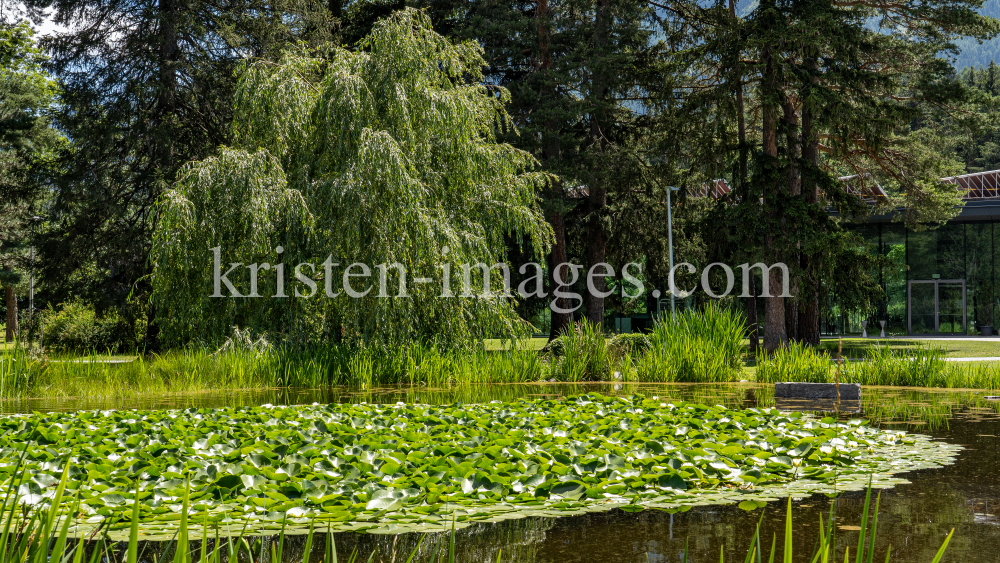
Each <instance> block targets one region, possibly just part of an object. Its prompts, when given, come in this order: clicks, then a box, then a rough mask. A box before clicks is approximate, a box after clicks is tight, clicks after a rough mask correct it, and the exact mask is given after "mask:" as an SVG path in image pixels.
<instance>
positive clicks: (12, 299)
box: [3, 285, 18, 342]
mask: <svg viewBox="0 0 1000 563" xmlns="http://www.w3.org/2000/svg"><path fill="white" fill-rule="evenodd" d="M3 290H4V296H5V297H6V302H7V330H6V334H5V335H4V336H5V337H6V339H7V342H14V340H15V339H16V338H17V333H18V326H17V294H16V293H14V286H12V285H8V286H5V287H4V288H3Z"/></svg>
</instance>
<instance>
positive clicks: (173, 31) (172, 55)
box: [156, 0, 180, 175]
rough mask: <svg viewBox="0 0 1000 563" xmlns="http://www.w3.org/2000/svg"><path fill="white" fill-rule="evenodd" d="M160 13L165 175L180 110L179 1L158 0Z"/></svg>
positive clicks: (160, 148)
mask: <svg viewBox="0 0 1000 563" xmlns="http://www.w3.org/2000/svg"><path fill="white" fill-rule="evenodd" d="M157 7H158V10H159V16H160V22H159V23H160V58H159V65H160V84H159V88H160V91H159V96H158V98H157V101H156V120H157V125H159V131H158V137H159V138H158V139H157V140H156V144H157V152H158V154H157V157H158V162H157V165H158V167H159V169H160V172H161V173H162V174H164V175H168V174H172V173H173V160H174V139H173V135H172V134H171V131H170V129H171V126H172V125H173V123H172V122H173V116H174V114H175V113H176V112H177V63H178V60H179V57H180V45H179V43H178V34H177V11H178V10H177V0H159V4H158V6H157Z"/></svg>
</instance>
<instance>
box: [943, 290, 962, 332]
mask: <svg viewBox="0 0 1000 563" xmlns="http://www.w3.org/2000/svg"><path fill="white" fill-rule="evenodd" d="M937 291H938V334H965V281H964V280H963V281H961V282H953V281H950V280H949V281H942V282H939V283H938V284H937Z"/></svg>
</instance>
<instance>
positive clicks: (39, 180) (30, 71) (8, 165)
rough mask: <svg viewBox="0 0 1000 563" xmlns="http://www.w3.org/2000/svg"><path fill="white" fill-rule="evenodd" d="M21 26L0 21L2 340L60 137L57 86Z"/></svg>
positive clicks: (9, 333)
mask: <svg viewBox="0 0 1000 563" xmlns="http://www.w3.org/2000/svg"><path fill="white" fill-rule="evenodd" d="M44 62H45V57H44V56H43V55H42V53H41V51H40V49H38V47H37V46H36V45H35V40H34V33H33V32H32V30H31V27H30V26H29V25H28V24H27V22H22V23H19V24H6V23H0V286H2V287H3V289H4V299H3V303H4V306H5V308H6V311H7V319H6V339H7V341H8V342H10V341H12V340H13V339H14V337H15V336H16V333H17V331H18V304H17V293H16V290H17V287H18V285H19V283H20V282H21V281H22V278H23V275H22V274H23V272H24V271H25V270H26V269H27V268H28V267H30V266H31V264H29V263H28V259H29V256H28V247H29V246H30V244H31V240H30V234H31V231H32V224H33V221H34V220H33V217H34V216H35V215H36V213H41V212H42V211H41V209H40V207H41V206H42V205H43V204H44V198H43V193H44V187H45V185H44V183H43V178H44V176H45V172H46V171H49V170H50V167H51V166H52V162H53V160H54V157H55V153H56V151H58V150H59V149H60V148H61V147H62V146H63V145H64V141H65V139H64V138H63V136H62V135H61V134H60V133H59V132H58V131H57V130H56V129H55V128H54V127H52V123H51V121H50V118H49V115H50V113H51V112H52V110H53V109H54V108H55V106H56V103H57V99H58V92H59V89H58V86H57V85H56V83H55V81H53V80H52V79H51V78H50V77H49V76H47V75H46V74H45V72H44V71H43V69H42V66H43V64H44Z"/></svg>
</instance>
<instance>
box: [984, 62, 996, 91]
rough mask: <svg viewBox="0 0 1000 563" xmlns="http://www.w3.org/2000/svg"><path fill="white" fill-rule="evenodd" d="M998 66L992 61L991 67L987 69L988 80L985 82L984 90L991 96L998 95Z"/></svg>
mask: <svg viewBox="0 0 1000 563" xmlns="http://www.w3.org/2000/svg"><path fill="white" fill-rule="evenodd" d="M998 86H1000V84H997V65H996V63H994V62H993V61H990V64H989V66H987V67H986V78H985V79H984V80H983V89H984V90H986V93H987V94H990V95H991V96H996V95H997V94H998V92H997V87H998Z"/></svg>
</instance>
